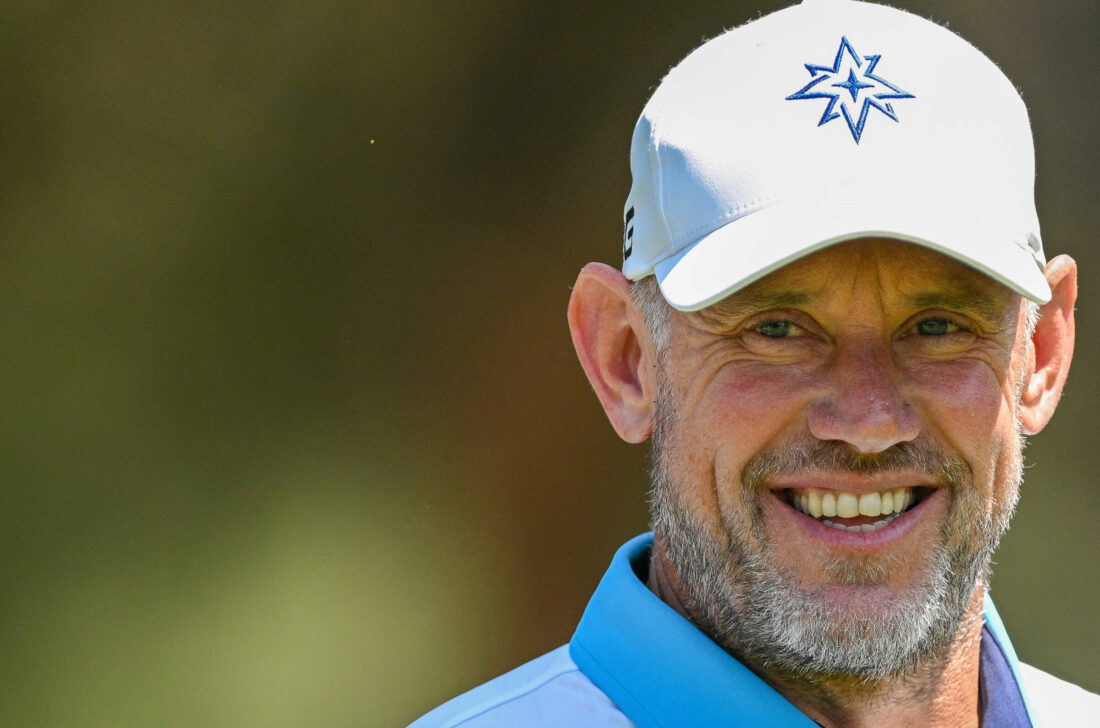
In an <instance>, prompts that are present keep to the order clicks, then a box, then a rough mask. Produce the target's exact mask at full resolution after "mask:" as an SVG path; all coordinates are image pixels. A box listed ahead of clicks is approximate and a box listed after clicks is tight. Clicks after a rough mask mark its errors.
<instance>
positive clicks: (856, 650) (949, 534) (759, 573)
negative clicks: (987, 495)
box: [650, 387, 1021, 683]
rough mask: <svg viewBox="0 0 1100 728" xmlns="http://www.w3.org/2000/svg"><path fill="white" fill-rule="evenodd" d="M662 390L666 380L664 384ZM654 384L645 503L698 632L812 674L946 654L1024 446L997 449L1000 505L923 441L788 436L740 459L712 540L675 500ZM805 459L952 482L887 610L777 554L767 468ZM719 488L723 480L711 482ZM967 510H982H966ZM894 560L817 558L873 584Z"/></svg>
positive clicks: (867, 676)
mask: <svg viewBox="0 0 1100 728" xmlns="http://www.w3.org/2000/svg"><path fill="white" fill-rule="evenodd" d="M662 390H664V387H662ZM670 400H671V398H670V397H669V396H668V395H667V392H664V391H662V394H661V396H660V398H659V402H658V412H659V414H658V421H657V425H656V428H655V431H654V434H653V443H652V448H653V451H652V472H651V492H650V499H651V512H652V517H653V526H654V529H655V530H656V531H657V532H658V533H659V534H660V537H661V538H662V540H663V542H664V546H665V549H666V552H667V554H668V556H669V559H670V560H671V561H672V563H673V564H675V565H676V568H677V572H678V573H677V575H678V577H679V579H680V581H681V582H682V583H683V585H684V587H685V588H686V590H687V591H688V597H689V601H690V602H691V603H690V604H689V605H687V606H688V609H689V611H690V612H691V613H692V616H693V619H695V620H696V621H697V622H698V623H699V625H698V626H700V627H701V628H702V629H703V631H705V632H707V633H708V634H709V635H710V636H711V637H712V638H713V639H715V640H716V641H717V642H718V643H719V644H721V645H723V646H724V647H726V649H727V650H729V651H730V652H732V653H734V654H735V655H736V656H738V657H740V658H741V659H743V660H744V661H746V662H747V663H749V664H750V665H752V666H755V667H757V668H758V669H765V670H771V671H778V672H780V673H785V674H788V675H791V676H793V677H796V678H798V679H801V680H806V681H810V682H815V683H816V682H821V683H824V682H828V681H835V680H837V679H845V680H851V679H853V678H855V679H857V680H858V681H861V682H863V683H873V682H877V681H878V680H881V679H883V678H887V677H898V676H903V675H906V674H909V673H914V672H916V671H919V670H920V669H921V668H925V667H931V666H932V665H934V664H936V663H939V662H941V661H942V660H943V659H945V658H946V655H947V653H948V652H949V650H950V648H951V646H952V644H953V643H954V641H955V639H956V636H957V635H958V634H960V628H962V627H964V626H965V625H964V621H965V619H966V617H967V612H968V608H969V607H970V604H971V602H972V598H973V596H974V593H975V589H976V588H977V587H978V586H979V585H981V586H983V587H984V586H985V585H986V584H987V577H988V572H989V565H990V562H991V559H992V554H993V551H994V550H995V549H996V546H997V543H998V542H999V540H1000V537H1001V535H1002V534H1003V533H1004V531H1005V530H1006V529H1007V527H1008V522H1009V520H1010V519H1011V515H1012V512H1013V510H1014V507H1015V501H1016V494H1017V493H1018V492H1019V487H1018V483H1019V477H1020V472H1021V467H1020V459H1021V454H1020V451H1019V449H1018V447H1019V444H1017V450H1016V451H1015V452H1013V453H1004V455H1005V456H1006V457H1009V458H1014V460H1011V461H1009V468H1010V472H1009V473H1008V475H1007V477H1011V478H1015V479H1016V481H1017V482H1016V486H1017V487H1015V488H1013V489H1012V490H1011V493H1012V497H1011V502H1009V503H1000V504H994V507H993V508H991V509H986V508H983V507H982V505H983V504H982V502H981V498H980V497H979V495H978V493H977V491H976V489H975V487H974V483H973V480H972V475H971V472H970V469H969V467H968V466H967V465H966V463H965V462H964V461H963V460H962V459H961V458H959V457H957V456H953V455H948V454H945V453H942V452H940V451H939V450H937V449H935V448H933V447H931V446H929V445H920V444H917V443H901V444H899V445H896V446H894V447H893V448H891V449H889V450H887V451H885V452H883V453H879V454H876V455H873V456H866V455H856V454H854V453H852V452H851V451H850V450H846V449H845V447H844V446H843V445H841V444H839V443H835V442H833V443H822V442H814V443H806V442H800V443H791V444H790V445H789V446H785V447H783V448H782V449H780V450H771V451H762V452H760V453H757V454H756V455H755V456H754V457H753V458H752V459H751V460H750V461H749V463H748V464H747V465H746V466H745V468H744V469H743V472H742V478H741V481H742V482H741V483H740V484H737V485H736V486H735V487H740V488H741V489H742V490H743V496H744V497H743V499H742V502H743V507H742V509H741V511H739V512H732V513H723V514H722V524H721V525H722V532H721V537H720V538H715V537H714V536H713V535H712V534H711V532H710V530H709V529H708V528H707V525H706V524H705V523H703V522H701V521H700V520H699V519H697V518H696V517H695V515H694V514H693V513H692V511H691V509H690V508H689V507H688V506H687V505H686V504H685V502H684V500H683V497H682V496H683V493H685V492H686V488H687V486H697V485H698V484H687V483H681V482H677V480H676V477H675V476H674V474H673V473H672V472H671V470H670V467H669V461H670V458H669V456H668V453H669V452H670V448H674V447H675V446H676V445H675V441H676V432H675V423H676V413H675V408H674V406H673V403H672V402H671V401H670ZM810 467H813V468H815V469H817V470H821V469H826V470H827V469H830V468H832V469H835V470H845V469H855V470H860V471H863V472H870V471H887V470H890V469H895V468H902V467H906V468H909V469H913V468H917V469H918V472H927V473H931V474H934V475H935V477H937V478H938V479H939V480H940V481H941V482H942V483H943V487H945V488H947V489H949V491H950V497H951V504H950V508H949V514H948V517H947V519H946V520H945V522H944V524H943V527H942V529H941V533H940V539H939V540H938V541H937V542H936V543H935V544H931V545H930V550H931V551H930V554H929V564H928V567H927V569H926V572H925V574H924V576H923V577H922V578H921V579H920V581H919V582H918V583H917V584H915V585H913V586H912V587H911V588H910V589H909V590H908V593H906V594H903V595H901V596H900V598H899V600H898V601H897V602H896V603H895V605H894V606H892V607H891V608H889V609H885V610H882V611H879V612H875V613H873V614H869V615H868V614H863V615H860V614H853V613H851V612H850V611H848V610H846V609H845V608H844V606H843V605H837V604H833V603H830V602H828V601H826V600H824V599H823V598H822V595H821V594H819V593H816V592H815V591H814V590H809V591H807V590H804V589H802V588H800V587H799V586H798V585H797V584H796V582H795V579H794V577H793V575H792V574H790V573H789V572H788V571H786V570H784V569H783V568H782V567H780V566H779V565H778V564H777V562H776V559H775V557H774V550H773V548H772V544H771V542H770V540H769V538H768V536H767V533H766V530H765V528H764V516H763V508H762V500H761V499H762V498H764V497H773V496H771V495H770V493H769V492H768V490H767V487H766V485H765V483H766V481H767V479H768V478H769V477H773V476H775V475H778V474H780V473H791V472H798V471H799V470H800V469H808V468H810ZM717 487H719V488H720V487H723V484H717ZM974 514H980V515H978V516H975V515H974ZM893 566H894V564H893V563H891V562H890V561H889V560H885V561H883V560H878V561H864V562H853V561H851V560H848V559H845V558H842V557H834V558H832V559H829V560H825V561H824V562H823V564H822V568H823V571H824V573H825V574H826V576H827V577H829V578H830V579H831V580H832V581H833V582H834V583H841V584H875V583H881V580H882V579H883V577H884V576H885V575H886V574H888V573H889V571H890V569H891V568H892V567H893Z"/></svg>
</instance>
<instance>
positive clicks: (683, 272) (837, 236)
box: [654, 199, 1050, 311]
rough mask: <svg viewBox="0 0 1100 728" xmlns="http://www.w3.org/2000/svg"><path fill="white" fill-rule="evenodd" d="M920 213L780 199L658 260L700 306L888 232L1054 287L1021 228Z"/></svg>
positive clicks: (1007, 276)
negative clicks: (1022, 237) (818, 254)
mask: <svg viewBox="0 0 1100 728" xmlns="http://www.w3.org/2000/svg"><path fill="white" fill-rule="evenodd" d="M917 208H918V209H917V212H916V213H914V206H913V205H912V201H910V203H909V204H895V203H891V202H886V203H883V202H881V201H880V202H877V203H874V204H871V203H870V202H868V201H867V200H866V199H860V200H857V201H855V202H847V201H839V202H838V201H836V200H833V201H830V202H829V204H828V205H822V204H820V202H819V203H817V204H814V203H803V204H799V203H794V202H790V201H788V202H785V203H784V202H780V203H776V204H774V205H772V206H770V207H766V208H764V209H761V210H757V211H756V212H753V213H751V214H748V215H745V216H743V217H740V218H737V219H735V220H733V221H731V222H729V223H727V224H726V225H724V226H722V227H720V228H718V229H717V230H715V231H713V232H711V233H710V234H708V235H705V236H704V237H702V238H700V239H699V240H698V241H696V242H695V243H694V244H692V245H690V246H688V247H686V248H684V249H683V250H681V251H680V252H679V253H677V254H676V255H674V256H672V257H670V258H667V259H665V260H663V261H661V262H659V263H657V264H656V265H655V266H654V273H655V274H656V276H657V281H658V283H659V284H660V287H661V291H662V293H664V296H665V299H666V300H667V301H668V302H669V304H671V305H672V306H673V307H674V308H677V309H679V310H681V311H697V310H699V309H701V308H706V307H707V306H709V305H711V304H712V303H715V302H717V301H720V300H721V299H723V298H725V297H726V296H728V295H730V294H731V293H733V292H735V291H738V290H740V289H741V288H744V287H745V286H747V285H749V284H750V283H753V282H754V281H757V280H759V279H760V278H763V277H764V276H766V275H768V274H769V273H771V272H773V271H775V270H778V269H779V268H782V267H783V266H785V265H787V264H788V263H791V262H793V261H795V260H798V259H799V258H802V257H805V256H807V255H809V254H811V253H814V252H816V251H818V250H821V249H823V248H826V247H828V246H830V245H835V244H837V243H842V242H846V241H851V240H858V239H862V238H890V239H894V240H901V241H905V242H909V243H915V244H917V245H921V246H924V247H926V248H930V249H932V250H935V251H937V252H939V253H943V254H944V255H947V256H949V257H951V258H954V259H956V260H958V261H960V262H962V263H964V264H966V265H969V266H971V267H973V268H975V269H977V270H979V271H981V272H982V273H985V274H986V275H988V276H990V277H991V278H993V279H994V280H996V281H999V282H1000V283H1002V284H1004V285H1005V286H1007V287H1009V288H1011V289H1012V290H1014V291H1016V292H1017V293H1019V294H1020V295H1022V296H1024V297H1025V298H1028V299H1031V300H1032V301H1036V302H1038V303H1046V302H1047V301H1049V300H1050V287H1049V285H1048V284H1047V282H1046V278H1045V277H1044V276H1043V270H1042V267H1041V265H1040V263H1039V261H1038V260H1036V258H1035V256H1034V255H1033V254H1032V253H1031V252H1030V251H1029V250H1028V249H1026V243H1024V242H1022V241H1017V240H1016V239H1017V238H1018V237H1019V232H1018V231H1015V232H1010V231H1008V230H1002V229H999V228H998V226H997V225H995V224H990V223H989V221H988V220H979V219H977V218H976V216H975V217H974V218H970V217H961V216H954V217H947V216H944V215H936V214H935V213H932V214H929V213H928V212H927V208H926V207H924V206H917Z"/></svg>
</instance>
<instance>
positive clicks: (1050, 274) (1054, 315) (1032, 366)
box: [1020, 255, 1077, 435]
mask: <svg viewBox="0 0 1100 728" xmlns="http://www.w3.org/2000/svg"><path fill="white" fill-rule="evenodd" d="M1044 275H1045V276H1046V279H1047V283H1049V284H1050V291H1051V298H1050V301H1048V302H1047V303H1045V304H1043V306H1042V307H1040V309H1039V323H1038V324H1036V326H1035V333H1034V335H1032V337H1031V347H1030V349H1031V352H1032V357H1033V358H1032V361H1031V362H1029V366H1028V368H1027V370H1026V371H1025V372H1024V374H1025V376H1026V377H1027V379H1026V381H1025V382H1024V390H1023V396H1022V397H1021V399H1020V424H1021V425H1022V426H1023V428H1024V433H1026V434H1028V435H1034V434H1035V433H1037V432H1039V431H1040V430H1042V429H1043V428H1044V427H1045V426H1046V424H1047V422H1049V421H1050V418H1051V416H1052V415H1053V414H1054V408H1055V407H1057V406H1058V398H1059V397H1061V396H1062V387H1063V386H1064V385H1065V383H1066V377H1067V376H1068V375H1069V364H1070V360H1071V359H1073V341H1074V323H1073V306H1074V303H1075V302H1076V301H1077V264H1076V263H1075V262H1074V261H1073V258H1070V257H1069V256H1068V255H1059V256H1057V257H1056V258H1054V259H1052V260H1051V261H1050V262H1049V263H1047V267H1046V270H1045V272H1044Z"/></svg>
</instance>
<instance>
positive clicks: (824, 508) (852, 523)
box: [782, 488, 931, 533]
mask: <svg viewBox="0 0 1100 728" xmlns="http://www.w3.org/2000/svg"><path fill="white" fill-rule="evenodd" d="M930 490H931V489H930V488H887V489H885V490H876V491H872V492H869V493H848V492H845V491H837V490H822V489H819V488H786V489H784V490H783V491H782V494H783V497H784V498H785V499H786V501H787V503H788V504H790V505H791V506H792V507H793V508H795V509H796V510H798V511H801V512H802V513H804V514H806V515H807V516H810V517H811V518H816V519H817V520H818V521H820V522H821V523H823V524H825V525H826V526H829V527H830V528H836V529H839V530H841V531H854V532H863V533H867V532H870V531H877V530H879V529H880V528H885V527H886V526H888V525H890V523H892V522H893V521H894V520H895V519H897V518H898V517H899V516H901V515H902V514H903V513H905V512H906V511H908V510H909V509H911V508H913V506H915V505H916V504H917V503H919V502H920V501H921V500H923V499H924V497H925V496H926V495H927V492H926V491H930Z"/></svg>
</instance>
